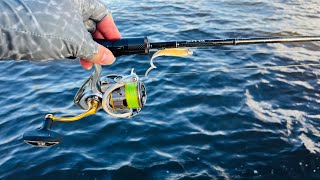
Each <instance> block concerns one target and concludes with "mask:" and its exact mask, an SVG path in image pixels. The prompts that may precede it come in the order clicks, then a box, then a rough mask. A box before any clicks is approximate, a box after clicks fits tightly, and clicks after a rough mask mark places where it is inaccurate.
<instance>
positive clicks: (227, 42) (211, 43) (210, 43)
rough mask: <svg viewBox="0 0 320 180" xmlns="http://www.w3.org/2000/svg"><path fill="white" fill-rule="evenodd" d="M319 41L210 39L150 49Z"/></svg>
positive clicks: (154, 45) (155, 45)
mask: <svg viewBox="0 0 320 180" xmlns="http://www.w3.org/2000/svg"><path fill="white" fill-rule="evenodd" d="M311 41H320V36H295V37H269V38H246V39H212V40H191V41H172V42H158V43H150V49H162V48H179V47H206V46H227V45H245V44H266V43H288V42H311Z"/></svg>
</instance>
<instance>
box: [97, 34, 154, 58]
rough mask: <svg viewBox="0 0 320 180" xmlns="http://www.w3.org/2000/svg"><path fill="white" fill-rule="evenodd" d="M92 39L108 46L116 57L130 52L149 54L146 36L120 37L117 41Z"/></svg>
mask: <svg viewBox="0 0 320 180" xmlns="http://www.w3.org/2000/svg"><path fill="white" fill-rule="evenodd" d="M94 40H95V41H96V42H97V43H99V44H101V45H103V46H104V47H106V48H108V49H109V50H110V51H111V52H112V53H113V55H114V56H116V57H117V56H121V55H131V54H149V41H148V38H147V37H134V38H122V39H120V40H117V41H107V40H104V39H94Z"/></svg>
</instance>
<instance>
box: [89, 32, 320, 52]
mask: <svg viewBox="0 0 320 180" xmlns="http://www.w3.org/2000/svg"><path fill="white" fill-rule="evenodd" d="M95 41H97V42H98V43H100V44H101V45H103V46H105V47H106V48H108V49H110V51H111V52H112V53H113V54H114V55H115V56H121V55H130V54H149V51H150V50H151V49H164V48H179V47H210V46H227V45H245V44H267V43H291V42H312V41H320V36H293V37H267V38H242V39H211V40H191V41H169V42H149V41H148V38H147V37H140V38H139V37H138V38H122V39H120V40H118V41H106V40H103V39H95Z"/></svg>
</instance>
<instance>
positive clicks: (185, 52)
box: [145, 48, 193, 76]
mask: <svg viewBox="0 0 320 180" xmlns="http://www.w3.org/2000/svg"><path fill="white" fill-rule="evenodd" d="M192 54H193V52H192V51H191V50H189V49H183V48H169V49H162V50H159V51H157V52H156V53H154V54H153V56H152V57H151V59H150V67H149V69H148V70H147V71H146V73H145V76H147V75H148V73H149V72H150V71H151V70H152V69H155V68H157V66H155V65H154V64H153V60H154V59H155V58H156V57H159V56H175V57H187V56H191V55H192Z"/></svg>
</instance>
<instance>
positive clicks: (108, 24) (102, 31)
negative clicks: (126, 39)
mask: <svg viewBox="0 0 320 180" xmlns="http://www.w3.org/2000/svg"><path fill="white" fill-rule="evenodd" d="M94 35H95V36H97V38H100V37H101V36H102V37H103V38H104V39H106V40H110V41H114V40H119V39H120V38H121V34H120V32H119V30H118V28H117V26H116V24H115V23H114V20H113V18H112V16H111V15H108V16H106V17H104V18H103V19H102V20H101V21H100V22H99V23H98V24H97V30H96V32H95V33H94Z"/></svg>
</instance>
